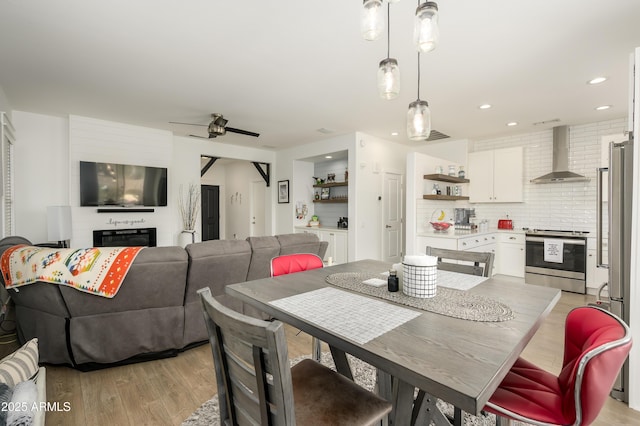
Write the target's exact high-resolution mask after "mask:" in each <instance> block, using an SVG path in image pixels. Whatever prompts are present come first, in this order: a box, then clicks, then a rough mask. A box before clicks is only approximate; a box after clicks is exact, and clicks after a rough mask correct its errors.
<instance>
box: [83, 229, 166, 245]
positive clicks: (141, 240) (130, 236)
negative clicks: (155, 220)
mask: <svg viewBox="0 0 640 426" xmlns="http://www.w3.org/2000/svg"><path fill="white" fill-rule="evenodd" d="M156 245H157V243H156V228H135V229H98V230H95V231H93V246H94V247H130V246H146V247H155V246H156Z"/></svg>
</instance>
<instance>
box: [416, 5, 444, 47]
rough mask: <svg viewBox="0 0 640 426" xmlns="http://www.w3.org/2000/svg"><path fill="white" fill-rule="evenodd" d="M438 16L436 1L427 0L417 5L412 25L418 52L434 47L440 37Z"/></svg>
mask: <svg viewBox="0 0 640 426" xmlns="http://www.w3.org/2000/svg"><path fill="white" fill-rule="evenodd" d="M438 16H439V15H438V4H437V3H436V2H433V1H427V2H424V3H422V4H420V5H418V8H417V9H416V16H415V20H414V27H413V41H414V43H415V45H416V48H417V49H418V51H419V52H422V53H426V52H430V51H432V50H433V49H435V48H436V45H437V44H438V40H439V39H440V27H439V26H438Z"/></svg>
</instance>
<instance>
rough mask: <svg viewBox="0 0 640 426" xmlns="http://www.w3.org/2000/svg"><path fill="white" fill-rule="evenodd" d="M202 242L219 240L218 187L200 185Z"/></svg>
mask: <svg viewBox="0 0 640 426" xmlns="http://www.w3.org/2000/svg"><path fill="white" fill-rule="evenodd" d="M200 194H201V195H200V200H201V201H202V203H201V210H200V211H201V212H202V241H208V240H219V239H220V187H219V186H218V185H201V186H200Z"/></svg>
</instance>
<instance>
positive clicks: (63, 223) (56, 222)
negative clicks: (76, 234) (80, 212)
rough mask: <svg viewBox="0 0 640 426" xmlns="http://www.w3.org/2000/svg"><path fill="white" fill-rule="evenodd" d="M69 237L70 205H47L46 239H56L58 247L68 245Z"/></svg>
mask: <svg viewBox="0 0 640 426" xmlns="http://www.w3.org/2000/svg"><path fill="white" fill-rule="evenodd" d="M70 239H71V206H48V207H47V240H49V241H57V242H58V247H61V248H66V247H69V240H70Z"/></svg>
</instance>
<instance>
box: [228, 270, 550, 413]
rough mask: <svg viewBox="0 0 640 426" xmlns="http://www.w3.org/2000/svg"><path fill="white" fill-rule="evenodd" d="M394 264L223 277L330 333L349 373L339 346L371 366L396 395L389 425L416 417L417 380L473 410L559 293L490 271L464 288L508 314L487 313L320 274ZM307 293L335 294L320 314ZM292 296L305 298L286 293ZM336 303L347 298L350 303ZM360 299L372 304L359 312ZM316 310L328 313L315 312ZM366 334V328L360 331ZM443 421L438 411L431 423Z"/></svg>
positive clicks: (298, 322) (283, 313) (282, 315)
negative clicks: (358, 288)
mask: <svg viewBox="0 0 640 426" xmlns="http://www.w3.org/2000/svg"><path fill="white" fill-rule="evenodd" d="M390 266H391V265H390V264H389V263H386V262H381V261H376V260H361V261H355V262H349V263H344V264H340V265H334V266H331V267H325V268H321V269H315V270H310V271H305V272H300V273H295V274H290V275H281V276H278V277H272V278H263V279H259V280H254V281H247V282H243V283H238V284H233V285H229V286H227V288H226V292H227V293H228V294H230V295H232V296H235V297H237V298H239V299H241V300H242V301H244V302H246V303H248V304H250V305H252V306H254V307H256V308H258V309H260V310H262V311H264V312H266V313H268V314H269V315H271V316H272V317H274V318H277V319H278V320H281V321H283V322H285V323H288V324H290V325H292V326H294V327H296V328H299V329H300V330H302V331H304V332H306V333H308V334H310V335H312V336H315V337H317V338H319V339H320V340H322V341H324V342H326V343H327V344H328V345H329V348H330V350H331V353H332V355H333V358H334V361H335V364H336V368H337V370H338V371H339V372H341V373H342V374H344V375H345V376H347V377H350V378H352V375H351V371H350V369H349V364H348V361H347V358H346V355H345V354H351V355H353V356H355V357H357V358H359V359H361V360H363V361H365V362H367V363H369V364H371V365H372V366H374V367H376V368H377V369H378V372H379V375H378V378H379V380H380V382H379V386H380V389H379V390H380V392H381V394H382V396H384V397H385V398H387V399H389V400H390V401H391V402H392V403H393V410H392V412H391V415H390V418H389V421H390V424H392V425H410V424H412V422H415V421H416V418H417V411H416V410H417V408H418V407H417V404H414V402H415V401H414V390H415V389H421V390H423V391H424V392H426V394H427V397H428V399H429V398H431V399H433V401H432V402H431V404H432V407H435V398H440V399H442V400H443V401H446V402H448V403H450V404H452V405H453V406H455V407H457V408H458V409H460V410H462V411H465V412H468V413H471V414H474V415H477V414H479V413H480V411H481V410H482V409H483V407H484V406H485V404H486V402H487V401H488V400H489V398H490V397H491V395H492V394H493V392H494V391H495V390H496V388H497V387H498V385H499V384H500V382H501V381H502V379H503V378H504V377H505V375H506V374H507V372H508V371H509V369H510V368H511V366H512V365H513V364H514V362H515V361H516V359H517V358H518V356H519V355H520V354H521V353H522V351H523V350H524V348H525V346H526V345H527V344H528V343H529V341H530V340H531V338H532V337H533V335H534V334H535V332H536V331H537V330H538V328H539V327H540V324H541V323H542V322H543V321H544V319H545V318H546V316H547V315H548V314H549V313H550V311H551V309H552V308H553V307H554V306H555V304H556V303H557V301H558V300H559V299H560V294H561V292H560V291H559V290H557V289H553V288H549V287H541V286H535V285H528V284H522V283H517V282H514V281H513V280H509V279H506V278H499V277H492V278H488V279H486V280H485V281H483V282H481V283H480V284H478V285H476V286H474V287H473V288H471V289H469V290H466V291H467V292H469V294H470V295H477V296H481V297H486V298H490V299H491V300H496V301H499V302H500V303H501V304H504V305H506V306H508V307H509V308H510V309H511V311H512V313H513V315H512V318H511V319H508V320H505V321H497V322H496V321H490V322H486V321H474V320H468V319H460V318H454V317H451V316H448V315H443V314H440V313H434V312H431V311H426V310H421V309H418V308H414V307H410V306H406V305H399V304H397V303H393V302H392V301H389V300H384V299H380V298H375V297H373V296H369V295H365V294H361V293H356V292H353V291H349V290H345V289H344V288H338V287H335V286H333V285H331V284H329V283H328V282H327V280H326V278H327V276H329V275H331V274H336V273H383V272H385V271H388V270H389V268H390ZM336 295H337V296H338V297H337V298H335V297H336ZM307 296H308V297H307ZM312 296H313V297H316V296H318V297H321V296H322V297H333V298H335V299H332V300H331V301H329V302H328V303H327V300H323V302H325V303H324V304H323V305H322V315H319V314H313V313H312V311H313V310H312V309H309V310H308V312H307V309H306V308H302V309H301V308H300V307H301V306H304V305H303V304H304V303H309V302H310V301H313V300H314V299H313V298H312ZM294 297H296V298H305V299H306V300H303V299H300V300H298V299H291V298H294ZM315 300H316V301H318V300H319V299H315ZM285 302H295V303H294V304H293V305H292V304H291V303H288V304H287V303H285ZM340 302H345V303H347V304H348V305H347V306H348V308H347V310H346V311H345V307H344V306H340V305H344V303H340ZM360 305H362V306H367V309H369V311H367V312H363V311H362V310H361V309H359V307H360ZM369 305H371V306H369ZM287 306H289V307H287ZM292 307H295V308H298V309H292ZM371 310H374V311H375V312H372V311H371ZM383 313H384V314H383ZM386 314H388V315H389V316H388V317H385V316H384V315H386ZM314 315H316V316H314ZM366 315H371V317H370V318H368V319H366V320H365V324H366V327H364V329H363V330H361V331H362V333H360V332H353V330H346V331H345V327H344V326H345V325H347V328H348V327H349V324H351V322H352V321H355V322H357V320H358V319H360V320H361V319H362V318H363V317H364V316H366ZM320 316H323V317H324V318H323V319H322V320H321V319H320ZM354 316H355V318H354ZM327 321H329V323H328V322H327ZM341 326H342V327H341ZM354 327H356V326H354ZM377 328H380V330H377ZM371 333H373V334H371ZM380 333H381V334H380ZM367 334H371V335H370V336H369V337H366V335H367ZM362 336H365V337H362ZM414 406H415V407H414ZM414 408H415V409H416V410H414ZM430 411H432V410H430ZM431 414H433V415H436V413H433V412H432V413H431ZM438 415H439V416H441V414H438ZM441 421H442V420H441V419H436V424H440V422H441ZM426 424H429V423H426Z"/></svg>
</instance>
